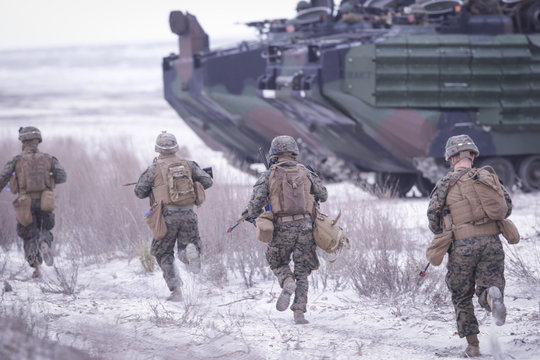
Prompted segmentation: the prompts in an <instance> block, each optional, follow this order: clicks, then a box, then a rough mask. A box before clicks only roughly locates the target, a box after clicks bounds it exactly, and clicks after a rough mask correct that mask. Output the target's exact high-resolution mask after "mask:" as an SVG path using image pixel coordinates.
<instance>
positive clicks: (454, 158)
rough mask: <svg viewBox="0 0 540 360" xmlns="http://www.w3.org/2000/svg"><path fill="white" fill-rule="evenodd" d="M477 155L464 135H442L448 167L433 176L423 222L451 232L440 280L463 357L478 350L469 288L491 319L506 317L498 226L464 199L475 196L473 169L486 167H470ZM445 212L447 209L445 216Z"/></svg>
mask: <svg viewBox="0 0 540 360" xmlns="http://www.w3.org/2000/svg"><path fill="white" fill-rule="evenodd" d="M478 155H479V151H478V148H477V147H476V145H475V144H474V142H473V141H472V140H471V138H470V137H469V136H467V135H458V136H452V137H450V138H449V139H448V141H447V143H446V149H445V159H446V161H449V162H450V166H451V170H450V172H449V173H448V174H447V175H445V176H444V177H443V178H442V179H440V180H439V181H438V182H437V185H436V186H435V189H434V190H433V192H432V193H431V200H430V203H429V207H428V212H427V216H428V220H429V228H430V230H431V231H432V232H433V233H434V234H440V233H442V232H443V230H446V229H451V231H452V232H453V236H454V240H453V243H452V245H451V246H450V248H449V250H448V252H449V258H448V264H447V268H448V273H447V275H446V284H447V286H448V289H449V290H450V292H451V293H452V303H453V304H454V308H455V311H456V321H457V328H458V334H459V337H461V338H463V337H466V339H467V343H468V346H467V348H466V350H465V354H464V355H465V356H467V357H476V356H480V348H479V342H478V336H477V334H478V333H479V329H478V321H477V320H476V317H475V314H474V307H473V303H472V298H473V296H474V293H475V292H476V295H477V296H478V303H479V304H480V306H482V307H483V308H485V309H486V310H487V311H492V314H493V317H494V319H495V323H496V324H497V325H499V326H500V325H503V324H504V322H505V319H506V307H505V306H504V286H505V280H504V250H503V247H502V244H501V241H500V240H499V237H498V234H499V233H500V231H499V229H498V226H497V224H496V222H495V221H494V220H491V219H490V218H489V217H487V216H486V213H485V212H484V213H480V215H476V214H479V213H478V211H477V209H472V208H471V205H470V199H473V198H474V196H475V193H472V192H474V191H475V190H474V189H473V188H472V187H471V186H470V184H472V181H473V180H474V179H475V178H476V177H477V176H478V175H482V174H484V175H485V174H486V173H487V170H486V169H478V170H477V171H476V169H475V168H473V167H472V164H473V161H474V159H475V158H476V157H477V156H478ZM482 172H486V173H482ZM502 190H503V192H504V199H502V197H501V199H502V201H501V202H502V203H503V204H504V203H506V207H504V209H502V214H503V216H504V214H505V213H506V216H505V217H508V216H510V213H511V211H512V201H511V199H510V196H509V195H508V192H507V191H506V189H504V187H502ZM473 213H474V214H475V215H474V216H473ZM447 214H449V215H450V216H449V217H448V218H447V217H446V215H447ZM473 217H474V218H473ZM443 219H444V220H446V219H448V220H449V221H450V222H451V224H445V221H444V220H443Z"/></svg>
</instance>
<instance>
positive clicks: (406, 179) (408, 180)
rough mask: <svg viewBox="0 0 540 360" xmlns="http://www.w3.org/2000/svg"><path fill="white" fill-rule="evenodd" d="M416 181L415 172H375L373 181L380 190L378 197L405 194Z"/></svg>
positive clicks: (401, 195) (403, 195)
mask: <svg viewBox="0 0 540 360" xmlns="http://www.w3.org/2000/svg"><path fill="white" fill-rule="evenodd" d="M415 181H416V174H395V173H377V175H376V177H375V183H376V184H377V190H378V192H380V194H379V195H378V196H379V197H385V196H399V197H405V195H406V194H407V193H408V192H409V190H411V188H412V187H413V185H414V183H415Z"/></svg>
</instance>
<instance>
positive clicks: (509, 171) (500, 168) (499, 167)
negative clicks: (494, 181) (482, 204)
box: [479, 157, 516, 191]
mask: <svg viewBox="0 0 540 360" xmlns="http://www.w3.org/2000/svg"><path fill="white" fill-rule="evenodd" d="M486 165H490V166H491V167H492V168H493V169H494V170H495V172H496V173H497V176H498V177H499V179H500V180H501V181H502V183H503V185H504V186H505V187H506V189H508V191H511V190H512V187H513V186H514V184H515V183H516V172H515V170H514V165H512V162H511V161H510V160H508V159H505V158H502V157H492V158H487V159H484V160H482V161H481V162H480V166H479V167H482V166H486Z"/></svg>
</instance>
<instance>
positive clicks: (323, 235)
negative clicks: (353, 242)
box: [313, 209, 348, 254]
mask: <svg viewBox="0 0 540 360" xmlns="http://www.w3.org/2000/svg"><path fill="white" fill-rule="evenodd" d="M340 216H341V211H340V212H339V215H338V216H337V217H336V218H335V219H333V220H332V219H331V218H330V217H328V215H326V214H323V213H322V212H320V211H319V210H318V209H316V210H315V220H314V222H313V239H314V240H315V244H317V246H318V247H320V248H321V249H323V250H324V251H325V252H327V253H329V254H333V253H335V252H336V251H337V250H339V249H340V248H341V247H342V246H343V244H344V243H348V239H347V237H346V236H345V232H344V231H343V229H342V228H341V227H339V226H337V225H336V223H337V221H338V220H339V217H340Z"/></svg>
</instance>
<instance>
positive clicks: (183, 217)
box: [151, 208, 201, 291]
mask: <svg viewBox="0 0 540 360" xmlns="http://www.w3.org/2000/svg"><path fill="white" fill-rule="evenodd" d="M163 217H164V218H165V223H166V224H167V234H166V235H165V237H164V238H163V239H160V240H156V239H154V240H152V248H151V254H152V255H154V256H155V257H156V260H157V263H158V265H159V267H160V268H161V270H162V271H163V278H164V279H165V282H166V283H167V286H168V287H169V290H171V291H172V290H174V289H175V288H177V287H179V286H180V284H181V282H180V277H179V275H178V274H177V270H176V267H175V265H174V246H175V245H177V246H178V253H179V254H178V255H179V257H180V252H182V250H185V248H186V246H187V245H188V244H189V243H193V244H195V246H196V247H197V250H199V252H200V251H201V239H200V237H199V228H198V225H197V214H196V213H195V211H193V210H191V209H175V208H169V209H165V210H163ZM181 260H182V259H181Z"/></svg>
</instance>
